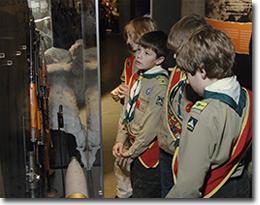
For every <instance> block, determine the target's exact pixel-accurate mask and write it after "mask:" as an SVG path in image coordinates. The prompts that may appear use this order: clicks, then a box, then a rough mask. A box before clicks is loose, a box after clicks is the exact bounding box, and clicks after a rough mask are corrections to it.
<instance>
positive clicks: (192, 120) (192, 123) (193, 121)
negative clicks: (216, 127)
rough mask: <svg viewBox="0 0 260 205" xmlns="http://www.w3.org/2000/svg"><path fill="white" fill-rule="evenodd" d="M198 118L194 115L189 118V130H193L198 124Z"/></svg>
mask: <svg viewBox="0 0 260 205" xmlns="http://www.w3.org/2000/svg"><path fill="white" fill-rule="evenodd" d="M197 122H198V120H197V119H195V118H193V117H190V119H189V120H188V124H187V128H188V130H189V131H191V132H193V130H194V128H195V126H196V124H197Z"/></svg>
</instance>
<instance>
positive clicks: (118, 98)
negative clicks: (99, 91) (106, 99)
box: [110, 87, 120, 102]
mask: <svg viewBox="0 0 260 205" xmlns="http://www.w3.org/2000/svg"><path fill="white" fill-rule="evenodd" d="M118 90H119V87H116V88H115V89H114V90H112V91H111V93H110V94H111V97H112V98H113V99H114V101H116V102H117V101H118V100H120V97H119V96H118V94H119V93H118Z"/></svg>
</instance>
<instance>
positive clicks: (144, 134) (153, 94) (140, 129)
mask: <svg viewBox="0 0 260 205" xmlns="http://www.w3.org/2000/svg"><path fill="white" fill-rule="evenodd" d="M160 79H164V82H165V83H162V81H161V80H160ZM167 85H168V78H166V77H165V76H157V77H156V78H152V79H147V78H144V79H143V81H142V86H141V90H140V94H139V97H138V100H139V101H140V105H139V107H136V108H135V113H134V118H133V120H132V121H131V122H130V123H129V129H130V132H131V133H132V134H134V135H136V139H135V142H134V144H133V145H132V146H131V147H130V149H129V154H130V156H131V157H132V158H135V157H138V156H139V155H141V154H142V153H143V152H144V151H145V150H146V149H147V148H148V147H149V145H150V144H151V142H152V141H153V140H154V138H155V137H156V136H157V133H158V124H159V120H160V114H161V111H162V105H163V104H162V103H163V102H164V100H165V94H166V89H167ZM128 92H129V87H128V91H127V93H128ZM127 103H128V98H127V99H126V102H125V104H124V107H123V112H122V114H121V116H120V119H119V123H118V133H117V139H116V142H122V143H124V142H125V140H126V139H127V138H128V137H129V135H130V133H128V131H127V130H126V129H124V125H122V124H121V122H122V121H123V119H124V114H125V111H126V107H127Z"/></svg>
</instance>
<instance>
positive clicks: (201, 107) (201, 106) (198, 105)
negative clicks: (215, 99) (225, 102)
mask: <svg viewBox="0 0 260 205" xmlns="http://www.w3.org/2000/svg"><path fill="white" fill-rule="evenodd" d="M207 104H208V103H207V102H204V101H197V102H196V103H195V105H193V106H192V108H191V109H196V110H200V111H202V110H204V108H205V107H206V106H207Z"/></svg>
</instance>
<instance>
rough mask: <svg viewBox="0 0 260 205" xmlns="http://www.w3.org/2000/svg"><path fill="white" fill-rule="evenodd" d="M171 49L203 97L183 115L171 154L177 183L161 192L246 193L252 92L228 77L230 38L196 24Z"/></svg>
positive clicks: (229, 195) (181, 195) (231, 71)
mask: <svg viewBox="0 0 260 205" xmlns="http://www.w3.org/2000/svg"><path fill="white" fill-rule="evenodd" d="M176 54H177V59H176V60H177V61H176V62H177V65H178V67H179V68H180V69H181V70H182V71H184V72H186V74H187V83H189V84H190V85H191V87H192V88H193V89H194V91H196V92H197V93H198V94H199V95H200V96H201V97H203V100H201V101H197V102H196V103H195V105H194V106H193V107H192V108H191V112H190V113H189V114H188V116H187V117H186V118H185V119H184V120H183V126H182V134H181V138H180V143H179V148H177V149H176V152H175V155H174V158H173V159H174V160H173V171H174V176H175V179H176V182H177V183H176V184H175V185H174V186H173V188H172V189H171V190H170V192H169V193H168V195H167V196H166V197H167V198H198V197H204V198H208V197H219V198H238V197H243V198H246V197H249V182H248V178H247V170H246V169H245V164H244V156H245V154H246V152H247V149H248V148H249V147H250V145H251V140H252V104H251V103H252V94H251V92H250V91H248V90H246V89H244V88H242V87H241V86H240V84H239V82H238V81H237V79H236V76H234V61H235V49H234V45H233V43H232V40H231V39H230V38H229V36H228V35H227V34H225V33H223V32H221V31H219V30H216V29H212V28H209V27H202V28H200V29H198V30H196V31H194V32H193V33H191V34H190V35H189V37H188V38H187V39H186V40H185V41H184V43H183V44H182V46H181V47H180V48H179V49H178V50H177V52H176ZM178 149H179V152H178V151H177V150H178ZM177 154H178V155H177Z"/></svg>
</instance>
